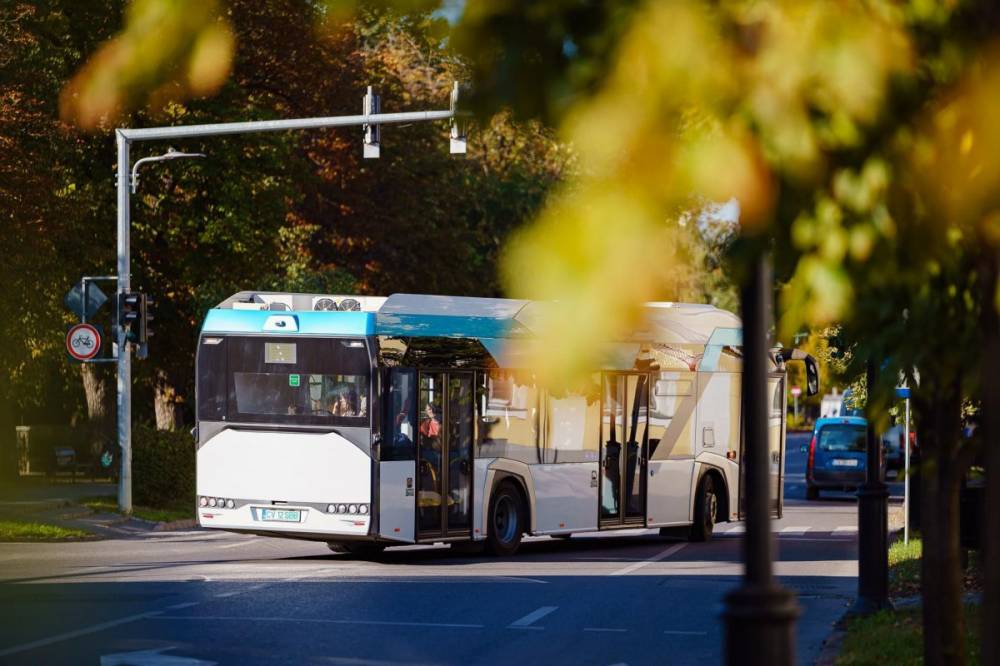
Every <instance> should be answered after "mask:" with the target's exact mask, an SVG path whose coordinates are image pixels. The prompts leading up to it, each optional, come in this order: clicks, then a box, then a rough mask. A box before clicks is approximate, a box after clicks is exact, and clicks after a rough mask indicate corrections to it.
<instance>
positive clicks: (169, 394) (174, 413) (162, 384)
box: [153, 370, 184, 430]
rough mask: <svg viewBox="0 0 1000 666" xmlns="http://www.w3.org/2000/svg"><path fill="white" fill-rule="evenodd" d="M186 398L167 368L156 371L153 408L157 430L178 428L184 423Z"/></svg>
mask: <svg viewBox="0 0 1000 666" xmlns="http://www.w3.org/2000/svg"><path fill="white" fill-rule="evenodd" d="M183 402H184V399H183V398H182V397H181V395H180V393H178V392H177V388H176V387H175V386H174V383H173V382H172V381H171V380H170V377H169V375H168V374H167V372H166V371H165V370H157V371H156V381H155V383H154V385H153V410H154V411H155V413H156V429H157V430H177V429H179V428H180V427H181V426H183V425H184V418H183V413H182V411H181V409H182V407H181V405H182V403H183Z"/></svg>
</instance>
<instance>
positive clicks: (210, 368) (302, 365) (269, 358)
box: [198, 336, 372, 428]
mask: <svg viewBox="0 0 1000 666" xmlns="http://www.w3.org/2000/svg"><path fill="white" fill-rule="evenodd" d="M198 372H199V378H198V400H199V403H200V405H201V407H199V414H200V415H201V418H203V419H205V420H218V421H228V422H231V423H240V422H249V423H272V424H276V425H278V424H288V425H320V426H323V425H326V426H328V425H337V426H354V427H366V428H367V427H368V426H369V425H370V423H369V422H370V416H371V388H370V387H371V379H370V378H371V372H372V370H371V358H370V356H369V354H368V347H367V345H366V343H365V341H364V340H357V339H355V340H351V339H343V338H318V337H315V338H308V337H301V338H291V337H263V336H260V337H257V336H253V337H251V336H247V337H241V336H227V337H217V338H208V337H206V338H204V339H203V341H202V344H201V349H200V351H199V358H198Z"/></svg>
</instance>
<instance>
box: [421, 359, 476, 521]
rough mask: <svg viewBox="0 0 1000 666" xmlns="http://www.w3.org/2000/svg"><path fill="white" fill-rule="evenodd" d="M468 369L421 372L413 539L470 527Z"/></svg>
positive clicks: (471, 402) (470, 399)
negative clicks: (414, 533) (415, 516)
mask: <svg viewBox="0 0 1000 666" xmlns="http://www.w3.org/2000/svg"><path fill="white" fill-rule="evenodd" d="M473 396H474V394H473V375H472V373H471V372H421V373H420V378H419V398H420V401H419V403H418V419H417V420H418V422H419V426H418V427H417V471H416V474H417V493H416V502H417V511H416V513H417V538H419V539H429V538H434V537H439V538H440V537H448V536H468V535H470V533H471V531H472V440H473V422H474V414H473V409H474V407H475V400H474V397H473Z"/></svg>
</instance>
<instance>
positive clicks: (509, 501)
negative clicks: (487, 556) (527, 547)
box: [486, 483, 524, 556]
mask: <svg viewBox="0 0 1000 666" xmlns="http://www.w3.org/2000/svg"><path fill="white" fill-rule="evenodd" d="M521 504H522V502H521V493H519V492H518V491H517V489H516V488H515V487H514V486H513V485H511V484H510V483H501V484H500V485H499V486H498V487H497V489H496V490H495V491H493V497H492V498H490V513H489V518H490V524H489V532H488V536H487V537H486V548H487V549H488V550H489V552H490V553H492V554H493V555H500V556H506V555H513V554H514V553H515V552H516V551H517V547H518V546H520V545H521V533H522V532H523V531H524V527H523V526H522V523H523V520H522V519H523V516H524V508H523V507H522V506H521Z"/></svg>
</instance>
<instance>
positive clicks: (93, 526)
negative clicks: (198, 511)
mask: <svg viewBox="0 0 1000 666" xmlns="http://www.w3.org/2000/svg"><path fill="white" fill-rule="evenodd" d="M117 492H118V486H117V485H115V484H112V483H93V482H86V483H84V482H81V483H62V482H60V483H54V484H50V483H41V482H35V481H33V480H29V481H28V482H27V483H16V484H13V485H11V484H3V485H0V519H6V520H22V521H31V522H40V523H46V524H50V525H57V526H59V527H66V528H74V529H81V530H84V531H87V532H91V533H93V534H94V535H95V536H96V537H98V538H122V537H127V536H138V535H142V534H145V533H148V532H159V531H164V530H174V529H189V528H191V527H194V526H195V525H196V521H195V520H194V519H190V520H178V521H173V522H169V523H156V522H152V521H148V520H142V519H140V518H134V517H130V516H123V515H121V514H118V513H98V512H95V511H93V510H92V509H89V508H88V507H85V506H82V505H80V504H79V502H80V501H81V500H83V499H86V498H89V497H102V496H104V497H106V496H109V495H116V494H117Z"/></svg>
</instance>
